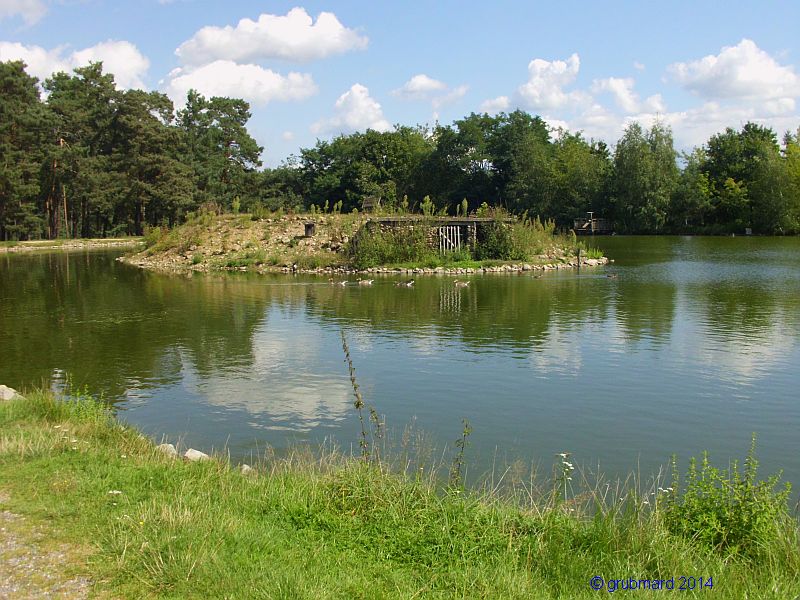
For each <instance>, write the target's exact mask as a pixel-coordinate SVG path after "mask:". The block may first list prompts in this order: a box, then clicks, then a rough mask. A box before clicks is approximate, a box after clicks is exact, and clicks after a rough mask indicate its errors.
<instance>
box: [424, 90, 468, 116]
mask: <svg viewBox="0 0 800 600" xmlns="http://www.w3.org/2000/svg"><path fill="white" fill-rule="evenodd" d="M467 91H469V86H468V85H460V86H458V87H456V88H453V89H452V90H450V91H449V92H447V93H446V94H442V95H441V96H434V97H433V98H431V105H432V106H433V108H434V109H436V110H438V109H440V108H441V107H442V106H447V105H448V104H452V103H453V102H458V101H459V100H461V98H463V97H464V95H465V94H466V93H467Z"/></svg>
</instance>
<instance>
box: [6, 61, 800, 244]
mask: <svg viewBox="0 0 800 600" xmlns="http://www.w3.org/2000/svg"><path fill="white" fill-rule="evenodd" d="M0 90H2V92H1V93H0V240H5V241H9V240H28V239H43V238H45V239H57V238H75V237H110V236H120V235H142V234H143V233H145V232H146V231H147V230H148V229H149V228H153V227H172V226H175V225H176V224H179V223H181V222H183V221H184V220H185V219H186V218H187V216H188V215H191V214H194V213H196V212H197V211H217V212H219V211H232V212H239V211H242V212H252V213H255V214H259V213H262V212H265V211H275V210H287V211H288V210H293V211H302V210H314V211H320V210H332V209H333V207H334V206H336V207H337V210H342V211H346V212H350V211H352V210H361V206H362V201H363V199H364V198H367V197H372V198H380V200H381V205H382V207H383V209H384V210H388V211H415V210H421V207H425V208H426V210H428V211H429V210H431V207H434V209H435V210H436V211H437V212H442V213H448V214H456V212H457V211H461V210H463V209H462V207H466V209H467V210H469V211H474V210H476V209H478V208H479V207H480V206H481V205H482V204H483V203H486V204H487V205H489V206H497V207H502V208H504V209H506V210H508V211H510V212H511V213H513V214H527V215H528V216H531V217H533V216H538V217H539V218H540V219H542V220H546V219H550V220H553V221H554V222H555V223H556V225H557V226H558V227H559V228H562V229H568V228H571V227H572V224H573V220H574V219H575V218H579V217H583V216H585V213H586V212H587V211H593V212H594V213H595V216H599V217H603V218H608V219H611V220H612V221H613V223H614V228H615V231H617V232H619V233H644V234H667V233H691V234H730V233H744V232H745V230H746V229H750V230H752V232H753V233H757V234H766V235H786V234H797V233H800V127H798V129H797V130H796V131H794V132H785V133H783V135H782V136H781V137H780V139H779V135H778V133H776V132H775V131H773V130H772V129H770V128H768V127H765V126H763V125H760V124H758V123H746V124H744V125H743V126H742V127H741V128H739V129H736V128H731V127H729V128H727V129H725V131H722V132H719V133H717V134H715V135H713V136H712V137H711V138H710V139H709V140H708V141H707V142H706V143H705V144H703V145H702V146H700V147H697V148H694V149H693V150H692V151H691V152H688V153H680V152H678V151H677V150H676V149H675V145H674V142H673V137H672V132H671V130H670V128H669V127H668V126H666V125H664V124H662V123H656V124H654V125H653V126H652V127H650V128H649V129H648V128H645V127H642V126H641V125H640V124H638V123H631V124H629V125H628V126H627V128H626V129H625V131H624V133H623V135H622V137H621V138H620V139H619V140H618V141H617V142H616V144H614V145H608V144H606V143H605V142H603V141H597V140H587V139H586V138H584V136H583V135H582V134H581V133H580V132H577V133H576V132H569V131H564V130H561V129H553V128H551V127H549V126H548V124H547V123H546V122H545V121H544V120H543V119H542V118H540V117H539V116H535V115H531V114H528V113H526V112H523V111H520V110H516V111H514V112H510V113H500V114H498V115H496V116H490V115H488V114H475V113H473V114H470V115H469V116H466V117H464V118H462V119H460V120H457V121H455V122H453V123H452V124H451V125H439V124H437V125H435V126H433V127H429V126H416V127H411V126H405V125H397V126H395V127H394V129H393V130H391V131H387V132H377V131H373V130H368V131H366V132H364V133H354V134H351V135H341V136H339V137H336V138H334V139H332V140H318V141H317V143H316V144H315V146H314V147H313V148H303V149H300V150H299V153H298V154H297V155H293V156H291V157H289V158H288V159H287V160H286V161H284V163H283V164H282V165H281V166H279V167H276V168H263V167H262V163H261V160H260V156H261V153H262V152H263V148H262V147H260V146H259V145H258V143H257V142H256V140H255V139H253V137H252V136H251V135H250V133H249V132H248V130H247V122H248V121H249V119H250V117H251V113H250V106H249V105H248V103H247V102H246V101H244V100H241V99H235V98H220V97H213V98H210V99H209V98H205V97H203V96H202V95H200V94H198V93H197V92H194V91H190V92H189V93H188V96H187V98H186V102H185V105H184V106H183V107H181V108H179V109H178V110H176V109H175V107H174V105H173V103H172V101H171V100H170V99H169V98H168V97H167V96H166V95H164V94H161V93H159V92H145V91H142V90H120V89H118V88H117V86H116V84H115V81H114V76H113V75H112V74H110V73H105V72H104V71H103V65H102V63H92V64H90V65H89V66H86V67H82V68H78V69H75V71H74V72H73V73H72V74H68V73H57V74H55V75H53V77H51V78H49V79H47V80H46V81H44V82H43V83H41V85H40V82H39V81H38V80H37V79H36V78H35V77H32V76H30V75H28V74H27V73H26V71H25V64H24V63H22V62H19V61H14V62H3V63H0Z"/></svg>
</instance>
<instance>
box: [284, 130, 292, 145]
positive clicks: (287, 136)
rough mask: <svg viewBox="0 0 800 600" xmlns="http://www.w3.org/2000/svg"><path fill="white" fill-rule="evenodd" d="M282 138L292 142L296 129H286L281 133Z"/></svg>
mask: <svg viewBox="0 0 800 600" xmlns="http://www.w3.org/2000/svg"><path fill="white" fill-rule="evenodd" d="M281 139H282V140H283V141H284V142H291V141H292V140H293V139H294V131H284V132H283V133H282V134H281Z"/></svg>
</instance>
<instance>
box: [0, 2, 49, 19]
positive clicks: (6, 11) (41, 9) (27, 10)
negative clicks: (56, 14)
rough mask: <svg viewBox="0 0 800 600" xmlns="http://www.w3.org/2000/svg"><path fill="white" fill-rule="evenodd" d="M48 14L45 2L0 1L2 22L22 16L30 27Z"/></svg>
mask: <svg viewBox="0 0 800 600" xmlns="http://www.w3.org/2000/svg"><path fill="white" fill-rule="evenodd" d="M45 13H47V6H45V3H44V1H43V0H0V21H2V20H3V19H5V18H11V17H16V16H20V17H22V20H23V21H25V23H27V24H28V25H33V24H34V23H36V22H38V21H39V20H40V19H41V18H42V17H43V16H44V15H45Z"/></svg>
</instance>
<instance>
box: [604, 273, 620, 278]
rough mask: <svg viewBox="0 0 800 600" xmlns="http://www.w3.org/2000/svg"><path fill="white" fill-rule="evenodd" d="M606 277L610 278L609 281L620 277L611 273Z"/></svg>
mask: <svg viewBox="0 0 800 600" xmlns="http://www.w3.org/2000/svg"><path fill="white" fill-rule="evenodd" d="M606 277H608V278H609V279H616V278H617V277H619V275H617V274H616V273H609V274H608V275H606Z"/></svg>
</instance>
